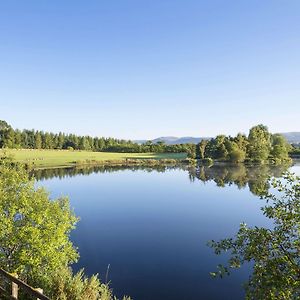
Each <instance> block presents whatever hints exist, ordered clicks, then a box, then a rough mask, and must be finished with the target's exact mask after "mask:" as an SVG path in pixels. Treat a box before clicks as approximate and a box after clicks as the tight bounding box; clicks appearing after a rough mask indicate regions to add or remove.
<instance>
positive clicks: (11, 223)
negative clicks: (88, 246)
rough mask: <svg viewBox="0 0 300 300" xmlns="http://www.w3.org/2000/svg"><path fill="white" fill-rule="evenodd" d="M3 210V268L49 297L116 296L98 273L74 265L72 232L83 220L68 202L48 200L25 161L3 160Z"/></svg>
mask: <svg viewBox="0 0 300 300" xmlns="http://www.w3.org/2000/svg"><path fill="white" fill-rule="evenodd" d="M0 214H1V216H0V267H1V268H3V269H5V270H6V271H8V272H10V273H14V274H17V275H18V277H19V278H20V279H21V280H23V281H25V282H27V283H28V284H29V285H31V286H34V287H41V288H43V290H44V293H45V294H46V295H47V296H49V297H50V298H51V299H57V300H65V299H72V300H73V299H74V300H100V299H101V300H112V299H115V298H114V297H113V295H112V291H111V290H110V287H109V286H108V285H107V284H103V283H102V282H100V279H99V278H98V276H97V275H94V276H92V277H90V278H87V277H86V276H85V275H84V271H83V270H81V271H80V272H78V273H77V274H73V272H72V270H71V268H70V266H71V264H72V263H74V262H76V261H77V259H78V257H79V254H78V252H77V250H76V249H75V247H74V246H73V244H72V242H71V241H70V238H69V236H70V232H71V231H72V230H73V229H74V228H75V226H76V223H77V222H78V221H79V220H78V218H77V217H76V216H75V214H74V212H73V210H72V209H71V208H70V204H69V200H68V199H67V198H65V197H62V198H59V199H55V200H50V198H49V193H48V192H47V191H45V189H43V188H36V187H35V182H34V180H33V179H29V175H28V172H27V170H25V168H24V167H23V166H22V165H19V164H15V163H12V161H11V160H10V159H7V158H1V160H0ZM20 292H21V291H20ZM20 299H26V298H25V295H22V294H21V295H20ZM124 299H129V298H127V297H124Z"/></svg>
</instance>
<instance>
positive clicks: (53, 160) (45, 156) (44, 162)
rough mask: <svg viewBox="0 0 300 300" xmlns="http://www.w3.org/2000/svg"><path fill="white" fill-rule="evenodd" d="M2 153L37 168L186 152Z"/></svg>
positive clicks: (179, 156) (177, 155) (168, 156)
mask: <svg viewBox="0 0 300 300" xmlns="http://www.w3.org/2000/svg"><path fill="white" fill-rule="evenodd" d="M0 154H6V155H9V156H11V157H12V158H13V159H14V160H15V161H17V162H22V163H26V164H29V165H31V166H32V167H36V168H47V167H63V166H66V167H68V166H74V165H78V164H88V163H94V164H97V163H105V162H106V163H109V162H117V161H126V160H133V159H140V160H142V159H143V160H145V159H152V160H153V159H154V160H161V159H185V158H186V154H185V153H113V152H92V151H70V150H42V149H6V150H0Z"/></svg>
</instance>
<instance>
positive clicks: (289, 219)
mask: <svg viewBox="0 0 300 300" xmlns="http://www.w3.org/2000/svg"><path fill="white" fill-rule="evenodd" d="M270 184H271V186H272V187H273V189H275V190H276V191H275V192H274V193H273V194H272V193H269V192H263V193H262V195H261V197H262V198H263V199H265V200H266V203H267V204H266V205H265V206H264V207H263V208H262V211H263V213H264V215H265V216H266V217H267V218H269V219H271V220H273V224H274V226H272V227H271V228H264V227H257V226H255V227H253V228H251V227H248V226H247V225H246V224H244V223H242V224H241V226H240V229H239V231H238V232H237V234H236V236H235V237H234V238H228V239H223V240H221V241H219V242H215V241H211V242H210V243H209V245H210V247H212V248H213V249H214V250H215V253H216V254H221V253H222V252H230V253H231V257H230V259H229V263H228V266H223V265H219V266H218V271H217V272H212V273H211V275H212V276H214V277H215V276H220V277H223V276H224V275H225V274H229V273H230V270H231V269H236V268H239V267H241V265H243V264H244V263H245V262H250V261H252V262H253V263H254V267H253V274H252V275H251V277H250V279H249V281H248V282H247V283H246V285H245V288H246V299H265V300H269V299H270V300H288V299H299V298H300V277H299V276H300V259H299V258H300V239H299V234H300V177H296V176H294V175H292V174H289V173H287V174H286V175H284V177H283V180H278V179H277V180H275V179H274V180H272V181H271V182H270Z"/></svg>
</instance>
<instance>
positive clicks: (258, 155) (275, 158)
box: [195, 125, 290, 163]
mask: <svg viewBox="0 0 300 300" xmlns="http://www.w3.org/2000/svg"><path fill="white" fill-rule="evenodd" d="M289 151H290V145H289V144H288V143H287V141H286V140H285V138H284V137H283V136H282V135H280V134H274V135H272V134H271V133H269V131H268V128H267V127H266V126H264V125H257V126H254V127H252V128H251V129H250V131H249V135H248V137H246V136H245V135H243V134H240V133H239V134H238V135H237V136H236V137H230V136H225V135H218V136H217V137H216V138H213V139H211V140H209V141H204V140H203V141H201V142H200V143H199V144H198V145H197V146H196V154H195V155H196V158H198V159H201V160H204V159H208V158H210V159H214V160H218V161H230V162H233V163H241V162H244V161H247V162H256V163H265V162H272V163H282V162H287V161H289V160H290V158H289Z"/></svg>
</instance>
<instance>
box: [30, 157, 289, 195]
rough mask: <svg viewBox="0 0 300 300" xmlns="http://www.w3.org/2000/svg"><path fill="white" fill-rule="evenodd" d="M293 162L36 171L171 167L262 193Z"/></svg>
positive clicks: (41, 175)
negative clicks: (283, 163)
mask: <svg viewBox="0 0 300 300" xmlns="http://www.w3.org/2000/svg"><path fill="white" fill-rule="evenodd" d="M289 167H290V166H289V165H280V166H274V165H254V166H246V165H244V164H232V165H230V164H222V163H220V164H216V165H212V166H184V165H183V166H181V167H178V166H154V167H145V166H127V167H126V166H91V167H84V168H77V167H72V168H58V169H40V170H34V171H33V173H32V175H33V176H34V177H35V178H36V179H37V180H45V179H51V178H54V177H55V178H56V177H57V178H60V179H63V178H66V177H73V176H77V175H89V174H93V173H95V174H97V173H111V172H117V171H122V170H123V171H125V170H130V171H132V172H134V171H141V170H142V171H145V172H154V171H155V172H162V173H163V172H166V171H170V170H176V169H181V170H186V171H188V175H189V179H190V181H195V180H196V179H199V180H201V181H202V182H207V181H214V182H215V183H216V185H217V186H218V187H225V186H226V185H232V184H235V185H237V186H238V187H239V188H245V187H246V186H248V187H249V190H250V191H251V192H252V193H253V194H255V195H260V194H261V193H262V192H265V191H267V190H268V188H269V183H268V178H270V177H275V178H278V177H281V176H282V174H283V173H284V172H286V171H287V170H288V168H289Z"/></svg>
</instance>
